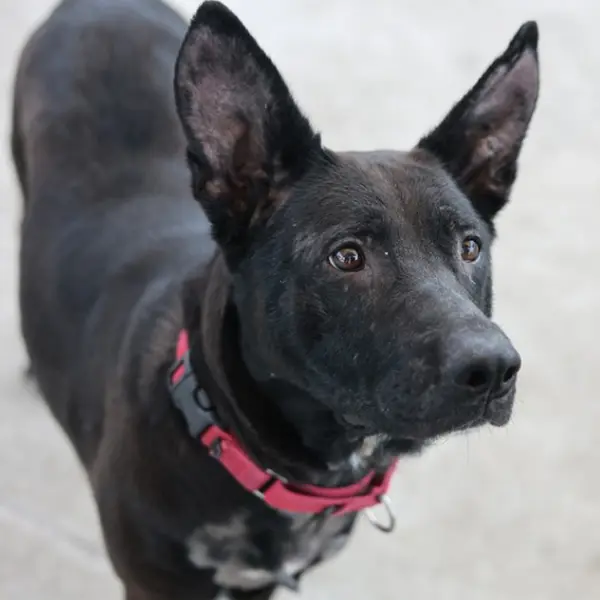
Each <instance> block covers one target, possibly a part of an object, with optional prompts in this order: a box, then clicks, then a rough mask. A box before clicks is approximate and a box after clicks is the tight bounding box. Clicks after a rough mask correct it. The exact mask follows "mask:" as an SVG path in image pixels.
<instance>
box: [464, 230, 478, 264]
mask: <svg viewBox="0 0 600 600" xmlns="http://www.w3.org/2000/svg"><path fill="white" fill-rule="evenodd" d="M480 253H481V241H480V240H479V239H478V238H476V237H475V236H472V235H470V236H468V237H466V238H465V239H464V240H463V241H462V244H461V249H460V257H461V258H462V259H463V260H464V261H465V262H475V261H476V260H477V259H478V258H479V254H480Z"/></svg>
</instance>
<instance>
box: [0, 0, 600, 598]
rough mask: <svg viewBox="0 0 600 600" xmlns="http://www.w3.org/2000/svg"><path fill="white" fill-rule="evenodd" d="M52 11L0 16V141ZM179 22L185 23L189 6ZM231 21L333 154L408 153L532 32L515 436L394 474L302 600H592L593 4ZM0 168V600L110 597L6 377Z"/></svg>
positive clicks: (519, 221)
mask: <svg viewBox="0 0 600 600" xmlns="http://www.w3.org/2000/svg"><path fill="white" fill-rule="evenodd" d="M90 1H92V0H90ZM52 4H53V2H52V1H51V0H19V1H14V2H13V1H11V2H9V1H4V2H2V3H1V7H0V49H1V54H0V56H1V61H2V66H3V68H2V69H1V70H0V84H1V85H0V90H2V92H1V94H2V95H1V97H0V102H1V109H2V120H1V121H0V126H1V131H0V138H1V139H2V140H5V141H7V140H8V123H9V120H8V117H9V102H10V94H11V85H12V75H13V70H14V67H15V62H16V59H17V52H18V51H19V49H20V47H21V45H22V44H23V42H24V40H25V38H26V36H27V35H28V33H29V32H30V31H31V28H32V27H33V26H34V24H35V23H37V22H39V20H40V19H42V17H43V16H44V14H45V13H46V11H47V10H48V9H49V8H50V7H51V5H52ZM178 4H179V5H180V7H181V8H182V10H183V11H184V12H185V13H186V14H188V15H189V14H191V11H192V10H193V9H194V8H195V4H196V2H195V1H194V0H187V1H182V2H179V3H178ZM230 5H231V7H232V8H234V9H235V10H236V11H238V14H239V15H240V16H241V17H242V18H243V20H245V22H246V23H247V25H248V26H249V28H250V30H251V31H253V32H254V33H255V34H256V36H257V37H258V39H259V40H260V41H261V43H262V44H263V45H264V46H265V47H266V49H267V50H268V51H269V52H270V53H271V54H272V56H273V57H274V58H275V60H276V62H277V64H278V65H279V66H280V68H281V69H282V70H283V72H284V73H285V75H286V76H287V78H288V80H289V81H290V83H291V85H292V88H293V90H294V91H295V93H296V95H297V97H298V99H299V100H300V102H301V104H302V105H303V106H304V107H305V109H306V111H307V112H308V113H309V115H310V116H311V117H312V119H313V121H314V123H315V124H316V125H317V126H318V127H319V128H321V129H322V130H323V132H324V139H325V142H326V143H327V144H329V145H331V146H332V147H334V148H338V149H342V148H350V147H352V148H357V149H359V148H361V149H362V148H373V147H381V146H383V147H408V146H410V145H411V144H412V143H413V142H414V141H415V140H416V139H417V138H418V137H419V136H420V135H421V134H422V133H423V132H424V131H425V130H426V129H427V128H429V127H430V126H431V125H433V124H434V123H435V121H436V120H437V119H438V118H439V117H441V116H442V114H443V113H444V112H445V111H446V110H447V109H448V108H449V107H450V105H451V103H452V102H454V101H455V100H456V99H457V98H458V96H459V95H460V94H462V92H464V91H465V90H466V89H467V87H468V86H470V85H471V84H472V83H473V82H474V81H475V79H476V78H477V77H478V76H479V75H480V73H481V72H482V71H483V69H484V68H485V67H486V65H487V64H488V62H489V61H490V60H491V59H492V58H493V56H494V55H495V54H497V53H498V52H500V51H501V50H502V49H503V47H504V45H505V44H506V43H507V42H508V40H509V38H510V36H512V34H513V33H514V31H515V30H516V29H517V27H518V26H519V25H520V23H521V22H522V21H524V20H526V19H530V18H535V19H538V20H539V24H540V28H541V49H540V54H541V64H542V92H541V100H540V104H539V110H538V113H537V115H536V117H535V120H534V123H533V127H532V130H531V135H530V138H529V140H528V141H527V144H526V147H525V151H524V155H523V160H522V168H521V176H520V178H519V181H518V184H517V186H516V189H515V193H514V196H513V201H512V205H511V206H510V208H508V209H507V210H506V212H505V214H503V216H502V218H501V220H500V225H499V232H500V239H499V242H498V244H497V247H496V251H495V256H496V264H497V267H496V274H497V313H496V315H497V319H498V320H499V322H500V323H501V324H502V325H503V326H504V327H505V328H506V330H507V331H508V332H509V333H510V334H511V335H512V337H513V339H514V341H515V342H516V345H517V347H518V348H519V350H520V351H521V353H522V355H523V358H524V371H523V375H522V377H521V384H520V393H519V400H518V404H517V407H516V412H515V417H514V420H513V422H512V424H511V425H510V426H509V427H508V428H506V429H504V430H493V431H492V430H487V429H486V430H482V431H480V432H477V433H474V434H470V435H468V436H466V435H461V436H458V437H455V438H453V439H450V440H448V441H446V442H444V443H441V444H439V446H438V447H436V448H433V449H432V450H430V451H429V452H428V453H427V454H426V455H425V456H423V457H421V458H418V459H414V460H407V461H406V462H404V463H402V465H401V468H400V473H399V474H398V477H397V478H396V480H395V482H394V489H393V493H392V496H393V502H394V505H395V508H396V511H397V514H398V529H397V531H396V532H395V533H394V534H393V535H392V536H388V537H386V536H385V535H381V534H378V533H377V532H375V531H374V530H372V529H371V528H370V527H369V526H368V525H367V524H365V525H363V526H362V528H361V531H360V533H359V534H358V535H357V537H356V538H355V539H354V542H353V544H352V547H351V549H350V550H348V551H347V552H346V553H345V554H344V555H343V557H342V558H340V559H339V560H337V561H336V562H334V563H332V564H330V565H328V566H326V567H325V568H323V569H322V570H321V571H319V572H318V573H317V574H315V576H313V577H311V578H310V579H308V580H307V581H306V582H305V587H304V595H303V597H304V598H311V599H313V600H333V599H338V598H345V599H347V600H353V599H357V600H358V599H364V598H379V599H382V600H398V599H401V598H407V599H408V598H410V599H411V600H432V599H436V600H454V599H457V600H458V599H460V600H508V599H510V600H554V599H556V600H564V599H565V598H572V599H577V600H593V599H597V598H600V443H599V442H600V435H599V434H598V429H599V427H600V395H599V393H598V387H599V384H600V366H599V359H600V356H599V352H598V344H597V339H598V336H599V334H600V318H599V316H598V313H599V307H600V266H599V265H600V235H599V233H598V225H597V224H598V221H599V220H600V164H599V161H600V119H598V118H597V114H598V113H597V111H599V110H600V37H598V29H597V25H598V22H600V4H599V3H598V2H595V0H587V1H586V0H571V1H570V2H565V1H564V0H488V1H487V2H475V1H474V0H452V1H448V2H445V1H443V0H421V1H420V2H409V1H408V0H406V1H404V2H399V1H398V0H373V1H371V2H364V1H359V0H356V1H354V0H353V1H351V0H327V1H317V0H295V1H292V0H286V1H282V0H252V2H249V1H247V0H246V1H243V0H230ZM0 152H1V153H2V154H1V155H0V190H1V197H2V202H1V203H0V211H1V212H0V255H1V256H2V261H1V262H0V282H1V283H0V286H1V287H0V291H1V296H0V340H2V344H1V348H2V357H1V360H0V415H1V417H0V598H1V599H2V600H41V599H44V600H45V599H54V598H56V599H65V600H69V599H72V600H75V599H77V600H80V599H81V598H85V599H86V600H101V599H102V600H108V599H111V598H119V596H120V590H119V585H118V583H117V581H116V579H115V577H114V576H113V574H112V572H111V570H110V568H109V566H108V564H107V561H106V559H105V555H104V550H103V547H102V542H101V538H100V534H99V529H98V524H97V521H96V516H95V512H94V508H93V505H92V503H91V501H90V494H89V492H88V489H87V487H86V484H85V482H84V478H83V476H82V473H81V471H80V469H79V467H78V465H77V463H76V462H75V459H74V456H73V453H72V452H71V450H70V448H69V446H68V445H67V443H66V442H65V439H64V438H63V436H62V434H61V433H60V432H59V430H58V428H57V427H56V426H55V424H54V423H53V421H52V420H51V418H50V417H49V415H48V413H47V411H46V409H45V408H44V407H43V405H42V404H41V402H40V401H39V400H38V398H37V397H36V395H35V393H34V392H33V391H32V390H30V389H28V388H27V387H26V385H25V384H24V382H23V379H22V377H21V372H22V369H23V367H24V365H25V359H24V352H23V348H22V344H21V340H20V337H19V332H18V314H17V308H16V303H15V299H16V286H15V281H16V269H17V230H18V220H19V206H20V199H19V197H18V194H17V190H16V187H15V182H14V179H13V172H12V168H11V164H10V160H9V157H8V154H7V144H1V145H0ZM286 597H287V596H286V595H285V594H282V595H281V598H286Z"/></svg>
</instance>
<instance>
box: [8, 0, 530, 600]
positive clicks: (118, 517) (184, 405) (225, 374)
mask: <svg viewBox="0 0 600 600" xmlns="http://www.w3.org/2000/svg"><path fill="white" fill-rule="evenodd" d="M185 30H186V28H185V25H184V23H183V21H182V20H181V19H180V18H179V17H178V16H177V15H176V14H175V13H173V12H172V11H171V10H170V9H168V8H166V7H165V6H164V5H163V4H161V3H160V2H158V0H102V1H101V0H65V2H63V3H62V4H61V5H60V7H59V8H58V9H57V10H56V11H55V12H54V13H53V14H52V16H51V17H50V18H49V19H48V20H47V21H46V22H45V23H44V24H43V25H42V27H41V28H40V29H39V30H38V31H37V32H36V34H35V35H34V36H33V37H32V39H31V40H30V42H29V44H28V45H27V47H26V49H25V51H24V53H23V56H22V59H21V63H20V68H19V72H18V76H17V82H16V91H15V111H14V133H13V152H14V160H15V163H16V166H17V170H18V174H19V178H20V182H21V185H22V188H23V195H24V198H25V211H24V218H23V223H22V247H21V279H20V299H21V309H22V328H23V334H24V338H25V341H26V345H27V349H28V352H29V355H30V358H31V364H32V368H33V372H34V374H35V377H36V379H37V381H38V384H39V387H40V389H41V392H42V394H43V396H44V397H45V398H46V400H47V402H48V404H49V406H50V408H51V410H52V412H53V414H54V415H55V417H56V419H57V420H58V421H59V423H60V424H61V426H62V427H63V429H64V430H65V432H66V433H67V434H68V436H69V437H70V439H71V441H72V443H73V445H74V447H75V449H76V451H77V453H78V455H79V457H80V459H81V461H82V463H83V465H84V466H85V468H86V469H87V472H88V474H89V479H90V483H91V485H92V487H93V490H94V494H95V498H96V501H97V504H98V509H99V512H100V516H101V520H102V526H103V531H104V536H105V541H106V545H107V548H108V552H109V554H110V558H111V560H112V562H113V564H114V567H115V569H116V571H117V573H118V574H119V576H120V577H121V579H122V581H123V583H124V586H125V589H126V597H127V598H128V599H129V600H134V599H136V600H151V599H152V600H163V599H167V598H177V599H180V600H181V599H183V600H185V599H196V600H209V599H212V598H215V597H216V595H217V594H218V593H219V592H220V591H222V590H226V591H227V592H228V593H229V594H230V595H231V596H232V597H233V598H255V599H258V598H267V597H269V596H270V595H271V593H272V592H273V590H274V589H276V587H277V586H278V585H279V584H283V585H287V586H290V587H294V586H295V584H296V581H297V580H298V578H299V577H300V575H301V574H302V573H304V572H305V571H306V570H307V569H310V567H311V566H313V565H315V564H317V563H318V562H320V561H322V560H323V559H324V558H326V557H327V556H330V555H331V554H333V553H334V552H335V551H337V550H338V549H339V548H341V546H342V545H343V542H344V541H345V539H346V538H347V536H348V534H349V532H350V531H351V529H352V526H353V522H354V519H355V516H356V514H357V512H358V511H360V510H361V509H362V508H365V507H367V506H370V505H373V504H374V503H376V502H377V501H378V500H379V499H380V495H381V494H382V493H384V492H385V489H386V487H387V484H388V483H389V477H390V475H391V473H392V470H393V466H394V461H395V459H396V457H398V456H399V455H401V454H405V453H408V452H415V451H417V450H419V449H420V448H421V447H422V446H423V444H424V443H426V442H427V441H428V440H431V439H432V438H435V437H437V436H440V435H442V434H445V433H448V432H451V431H456V430H460V429H465V428H469V427H473V426H477V425H480V424H483V423H486V422H490V423H492V424H494V425H504V424H505V423H506V422H507V421H508V420H509V417H510V412H511V406H512V402H513V397H514V393H515V380H516V375H517V371H518V369H519V366H520V359H519V356H518V354H517V352H516V351H515V349H514V348H513V347H512V345H511V344H510V342H509V340H508V339H507V338H506V336H505V335H504V334H503V333H502V331H501V330H500V329H499V328H498V327H497V326H496V325H495V324H493V323H492V321H491V320H490V311H491V293H492V290H491V275H490V244H491V242H492V238H493V220H494V217H495V216H496V214H497V213H498V211H499V210H500V209H501V208H502V207H503V206H504V204H505V203H506V201H507V199H508V196H509V192H510V189H511V186H512V184H513V182H514V180H515V176H516V163H517V158H518V155H519V151H520V148H521V145H522V142H523V140H524V137H525V135H526V131H527V128H528V125H529V122H530V119H531V117H532V113H533V111H534V108H535V104H536V98H537V93H538V64H537V51H536V46H537V35H538V34H537V27H536V25H535V24H534V23H527V24H525V25H523V27H522V28H521V29H520V30H519V32H518V33H517V34H516V36H515V37H514V39H513V40H512V41H511V43H510V45H509V46H508V48H507V50H506V51H505V52H504V53H503V54H502V55H501V56H500V57H499V58H498V59H497V60H495V61H494V62H493V63H492V65H491V66H490V67H489V69H488V70H487V71H486V72H485V74H484V75H483V76H482V77H481V79H480V80H479V81H478V82H477V83H476V84H475V86H474V87H473V88H472V89H471V90H470V91H469V92H468V93H467V95H466V96H465V97H464V98H463V99H462V100H461V101H460V102H459V103H458V104H457V105H456V106H455V107H454V108H453V109H452V110H451V111H450V113H449V115H448V116H447V117H446V118H445V119H444V120H443V122H442V123H441V125H440V126H439V127H437V128H436V129H435V130H433V132H432V133H430V134H429V135H427V136H426V137H424V138H423V139H422V140H421V141H420V143H419V144H418V145H417V146H416V148H414V149H413V150H412V151H410V152H408V153H402V152H387V151H386V152H383V151H381V152H368V153H335V152H332V151H331V150H328V149H326V148H324V147H323V146H322V145H321V143H320V140H319V136H318V135H317V134H316V133H315V132H314V130H313V129H312V128H311V126H310V125H309V123H308V121H307V120H306V119H305V118H304V116H303V115H302V114H301V112H300V111H299V109H298V107H297V106H296V104H295V102H294V101H293V99H292V97H291V96H290V93H289V91H288V89H287V87H286V85H285V83H284V81H283V80H282V78H281V76H280V74H279V73H278V71H277V69H276V68H275V67H274V65H273V63H272V62H271V61H270V60H269V58H268V57H267V56H266V55H265V54H264V53H263V51H262V50H261V49H260V48H259V46H258V45H257V43H256V42H255V40H254V39H253V38H252V36H251V35H250V34H249V33H248V31H247V30H246V29H245V28H244V27H243V25H242V24H241V23H240V22H239V21H238V20H237V18H236V17H235V16H234V15H233V14H231V13H230V12H229V11H228V10H227V9H226V8H224V7H223V6H222V5H221V4H219V3H216V2H207V3H205V4H203V5H202V6H201V7H200V9H199V10H198V13H197V15H196V17H195V18H194V20H193V22H192V24H191V26H190V28H189V30H188V31H187V35H186V31H185ZM178 53H179V54H178ZM173 72H175V96H174V97H173V87H172V80H173ZM182 125H183V127H182ZM186 152H187V165H186V158H185V154H186ZM188 169H189V170H188ZM190 170H191V174H192V191H193V196H194V197H195V199H196V201H194V200H193V198H192V193H190V184H189V179H190V175H189V171H190ZM200 207H202V209H204V211H202V210H200ZM205 215H206V217H208V218H206V217H205ZM209 224H210V226H209ZM213 240H214V241H213ZM188 349H189V351H188ZM190 433H191V434H192V435H190ZM251 492H254V493H251Z"/></svg>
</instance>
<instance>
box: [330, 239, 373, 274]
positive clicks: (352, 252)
mask: <svg viewBox="0 0 600 600" xmlns="http://www.w3.org/2000/svg"><path fill="white" fill-rule="evenodd" d="M329 264H330V265H331V266H332V267H335V268H336V269H339V270H340V271H360V270H361V269H362V268H363V267H364V266H365V256H364V254H363V253H362V250H361V249H360V248H358V246H354V245H349V246H344V247H343V248H339V249H338V250H336V251H335V252H333V253H332V254H330V255H329Z"/></svg>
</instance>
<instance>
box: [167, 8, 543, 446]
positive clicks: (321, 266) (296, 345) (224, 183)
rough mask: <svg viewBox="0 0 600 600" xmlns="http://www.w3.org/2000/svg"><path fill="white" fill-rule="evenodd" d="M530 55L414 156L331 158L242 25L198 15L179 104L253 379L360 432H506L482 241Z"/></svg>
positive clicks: (526, 47)
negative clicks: (489, 427)
mask: <svg viewBox="0 0 600 600" xmlns="http://www.w3.org/2000/svg"><path fill="white" fill-rule="evenodd" d="M536 46H537V28H536V26H535V25H534V24H532V23H529V24H526V25H524V26H523V27H522V28H521V29H520V30H519V32H518V33H517V34H516V36H515V37H514V39H513V40H512V41H511V43H510V45H509V47H508V48H507V50H506V51H505V52H504V54H502V55H501V56H500V57H499V58H498V59H496V61H494V62H493V63H492V65H491V66H490V67H489V69H488V70H487V71H486V73H485V74H484V75H483V76H482V77H481V78H480V80H479V81H478V82H477V83H476V84H475V86H474V87H473V88H472V89H471V90H470V91H469V92H468V93H467V95H466V96H465V97H464V98H463V99H462V100H461V101H460V102H459V103H458V104H457V105H455V107H454V108H453V109H452V110H451V111H450V113H449V115H448V116H447V117H446V118H445V119H444V120H443V121H442V123H441V124H440V125H439V126H438V127H437V128H436V129H434V130H433V131H432V132H431V133H430V134H429V135H427V136H426V137H424V138H423V139H422V140H421V141H420V142H419V144H418V145H417V146H416V147H415V148H414V149H413V150H412V151H410V152H407V153H400V152H387V151H386V152H368V153H341V154H340V153H334V152H331V151H329V150H327V149H324V148H323V147H322V146H321V143H320V140H319V137H318V136H317V135H316V134H315V133H314V132H313V130H312V129H311V127H310V125H309V124H308V122H307V120H306V119H305V118H304V117H303V116H302V114H301V113H300V111H299V109H298V108H297V106H296V104H295V103H294V101H293V99H292V98H291V96H290V94H289V92H288V89H287V87H286V86H285V84H284V82H283V80H282V78H281V76H280V75H279V73H278V71H277V70H276V68H275V67H274V65H273V64H272V63H271V61H270V60H269V59H268V58H267V57H266V55H265V54H264V53H263V52H262V51H261V50H260V48H259V47H258V45H257V44H256V42H255V41H254V39H253V38H252V37H251V36H250V34H249V33H248V32H247V30H246V29H245V28H244V27H243V26H242V24H241V23H240V22H239V21H238V20H237V18H236V17H235V16H233V15H232V14H231V13H230V12H229V11H228V10H227V9H225V8H224V7H223V6H222V5H220V4H218V3H214V2H207V3H205V4H203V5H202V6H201V8H200V9H199V11H198V13H197V15H196V17H195V19H194V21H193V23H192V25H191V27H190V30H189V33H188V35H187V37H186V39H185V41H184V44H183V47H182V51H181V53H180V56H179V59H178V63H177V72H176V83H175V87H176V97H177V105H178V110H179V114H180V117H181V120H182V123H183V126H184V129H185V132H186V135H187V138H188V141H189V163H190V167H191V170H192V174H193V186H194V193H195V195H196V197H197V198H198V200H199V201H200V202H201V204H202V206H203V208H204V209H205V211H206V213H207V215H208V217H209V218H210V219H211V221H212V224H213V231H214V235H215V238H216V240H217V242H218V243H219V244H220V246H221V248H222V250H223V253H224V255H225V257H226V260H227V261H228V264H229V266H230V269H231V271H232V276H233V282H234V284H233V288H234V289H233V301H234V303H235V305H236V307H237V312H238V314H239V321H240V326H241V337H242V348H243V353H244V358H245V361H246V363H247V367H248V369H249V370H250V372H251V374H252V375H253V376H254V378H255V379H257V380H258V381H259V382H261V383H264V385H266V386H268V385H269V382H270V381H272V382H285V384H286V386H287V389H288V390H289V389H293V390H296V391H297V394H292V396H296V397H297V398H307V397H308V398H311V399H314V400H315V401H316V402H317V403H318V404H319V405H320V406H322V407H324V408H326V409H327V410H328V411H329V412H330V413H331V414H332V415H334V417H335V420H336V421H337V422H339V423H340V424H343V426H344V427H347V428H348V429H349V430H352V431H357V432H360V434H361V435H365V436H368V435H373V434H386V435H388V436H389V437H392V438H396V439H400V438H403V439H405V438H408V439H416V440H424V439H427V438H431V437H434V436H437V435H440V434H442V433H445V432H448V431H452V430H457V429H461V428H465V427H469V426H472V425H476V424H480V423H483V422H486V421H488V422H491V423H493V424H495V425H503V424H505V423H506V422H507V421H508V419H509V417H510V412H511V407H512V401H513V397H514V393H515V382H516V374H517V371H518V370H519V366H520V359H519V355H518V354H517V352H516V350H515V349H514V348H513V346H512V345H511V343H510V341H509V340H508V338H507V337H506V336H505V335H504V333H503V332H502V331H501V330H500V329H499V328H498V327H497V325H495V324H494V323H492V321H491V320H490V311H491V292H492V290H491V257H490V245H491V242H492V238H493V220H494V217H495V216H496V214H497V212H498V211H499V210H500V209H501V208H502V207H503V205H504V204H505V203H506V201H507V199H508V196H509V192H510V188H511V186H512V184H513V182H514V179H515V176H516V163H517V158H518V155H519V151H520V148H521V145H522V142H523V139H524V137H525V134H526V131H527V128H528V125H529V122H530V120H531V117H532V114H533V111H534V108H535V104H536V99H537V91H538V63H537V52H536ZM275 387H276V386H275ZM296 402H301V400H296ZM286 411H287V412H289V414H293V413H294V411H299V412H301V411H302V407H301V406H296V407H294V406H288V407H287V408H286V409H285V410H284V412H286Z"/></svg>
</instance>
